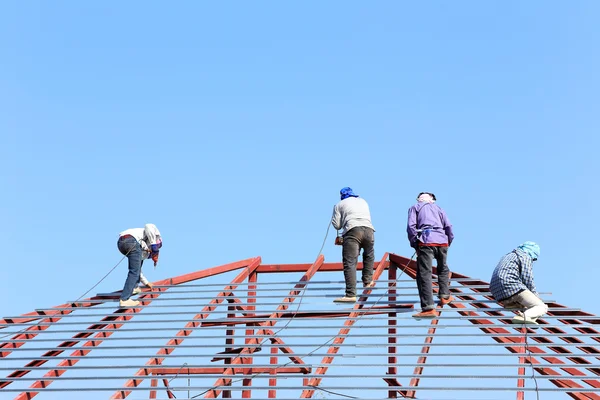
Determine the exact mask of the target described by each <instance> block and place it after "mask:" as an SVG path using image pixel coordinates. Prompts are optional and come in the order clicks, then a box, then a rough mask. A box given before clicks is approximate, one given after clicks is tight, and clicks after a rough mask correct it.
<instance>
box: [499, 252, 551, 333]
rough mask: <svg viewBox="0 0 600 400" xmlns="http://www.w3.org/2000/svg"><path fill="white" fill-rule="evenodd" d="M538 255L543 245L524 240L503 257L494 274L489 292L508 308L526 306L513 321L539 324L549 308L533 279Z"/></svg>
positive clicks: (522, 307)
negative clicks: (538, 320)
mask: <svg viewBox="0 0 600 400" xmlns="http://www.w3.org/2000/svg"><path fill="white" fill-rule="evenodd" d="M539 256H540V246H538V245H537V243H534V242H525V243H523V244H522V245H520V246H519V247H517V248H516V249H514V250H513V251H511V252H510V253H508V254H506V255H505V256H504V257H502V259H501V260H500V262H499V263H498V266H496V269H494V273H493V274H492V279H491V281H490V292H492V295H493V296H494V298H495V299H496V301H498V303H501V304H502V306H503V307H505V308H508V309H515V308H520V309H523V311H522V312H521V311H520V312H519V313H518V314H517V315H516V316H515V317H514V318H513V319H512V322H513V323H517V324H537V322H536V320H537V319H538V318H539V317H541V316H542V315H544V314H546V313H547V312H548V306H547V305H546V304H544V302H543V301H542V300H541V299H540V296H539V294H538V293H537V290H536V288H535V283H534V281H533V262H534V261H537V259H538V257H539Z"/></svg>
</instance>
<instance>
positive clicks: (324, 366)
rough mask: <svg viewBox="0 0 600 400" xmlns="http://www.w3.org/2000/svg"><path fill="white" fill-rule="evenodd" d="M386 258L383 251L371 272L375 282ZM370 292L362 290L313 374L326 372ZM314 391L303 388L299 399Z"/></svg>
mask: <svg viewBox="0 0 600 400" xmlns="http://www.w3.org/2000/svg"><path fill="white" fill-rule="evenodd" d="M387 259H388V253H385V254H384V255H383V258H382V259H381V261H380V262H379V263H378V264H377V268H376V269H375V273H374V274H373V282H377V279H379V277H380V276H381V274H382V273H383V271H384V270H385V269H386V268H387V267H388V265H389V262H388V261H387ZM371 292H372V289H371V288H365V289H364V290H363V294H362V296H361V297H360V300H359V301H360V302H361V303H359V304H356V305H355V306H354V307H353V309H354V311H353V312H352V313H350V314H349V315H348V319H347V320H346V321H344V327H343V328H342V329H340V330H339V332H338V334H337V336H336V337H335V339H334V340H333V343H332V344H331V346H330V347H329V349H327V354H329V355H327V356H325V357H323V360H322V361H321V364H322V366H320V367H318V368H317V369H316V371H315V375H321V376H323V375H325V373H326V372H327V369H328V368H329V367H327V365H329V364H331V363H332V362H333V360H334V357H335V354H336V353H337V352H338V351H339V349H340V347H339V345H340V344H342V343H344V341H345V340H346V337H347V335H348V333H349V332H350V329H351V328H352V326H353V325H354V324H355V323H356V321H357V320H358V318H359V316H360V315H361V314H362V313H361V309H362V308H363V306H364V305H363V304H362V302H364V301H365V300H367V298H368V296H369V294H371ZM322 380H323V378H322V377H314V378H312V379H310V380H309V382H308V385H307V386H309V387H315V386H319V384H320V383H321V381H322ZM314 393H315V389H304V390H303V391H302V394H301V395H300V398H301V399H308V398H311V397H312V396H313V394H314Z"/></svg>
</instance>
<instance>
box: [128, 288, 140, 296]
mask: <svg viewBox="0 0 600 400" xmlns="http://www.w3.org/2000/svg"><path fill="white" fill-rule="evenodd" d="M140 293H142V289H140V288H139V287H136V288H135V289H133V292H131V294H132V295H134V294H140Z"/></svg>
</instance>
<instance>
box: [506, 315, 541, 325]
mask: <svg viewBox="0 0 600 400" xmlns="http://www.w3.org/2000/svg"><path fill="white" fill-rule="evenodd" d="M512 323H513V324H531V325H538V323H537V322H536V320H535V319H531V318H526V317H523V316H522V315H515V316H514V317H513V319H512Z"/></svg>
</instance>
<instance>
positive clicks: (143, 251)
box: [117, 224, 162, 307]
mask: <svg viewBox="0 0 600 400" xmlns="http://www.w3.org/2000/svg"><path fill="white" fill-rule="evenodd" d="M117 247H118V248H119V251H120V252H121V254H123V255H124V256H127V260H128V261H129V273H128V274H127V280H126V281H125V285H124V286H123V291H122V292H121V298H120V300H119V306H120V307H134V306H137V305H139V304H140V302H139V301H137V300H132V299H130V297H131V296H132V295H134V294H138V293H140V292H141V289H140V288H139V287H138V284H139V283H140V282H142V283H143V284H144V285H146V286H147V287H148V288H150V289H152V284H151V283H150V282H148V279H146V277H145V276H144V274H142V264H143V263H144V260H145V259H147V258H151V259H152V261H154V266H155V267H156V264H157V263H158V255H159V250H160V248H161V247H162V238H161V236H160V232H159V231H158V228H157V227H156V225H154V224H146V226H144V227H143V228H132V229H127V230H126V231H123V232H121V233H120V234H119V241H118V242H117Z"/></svg>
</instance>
